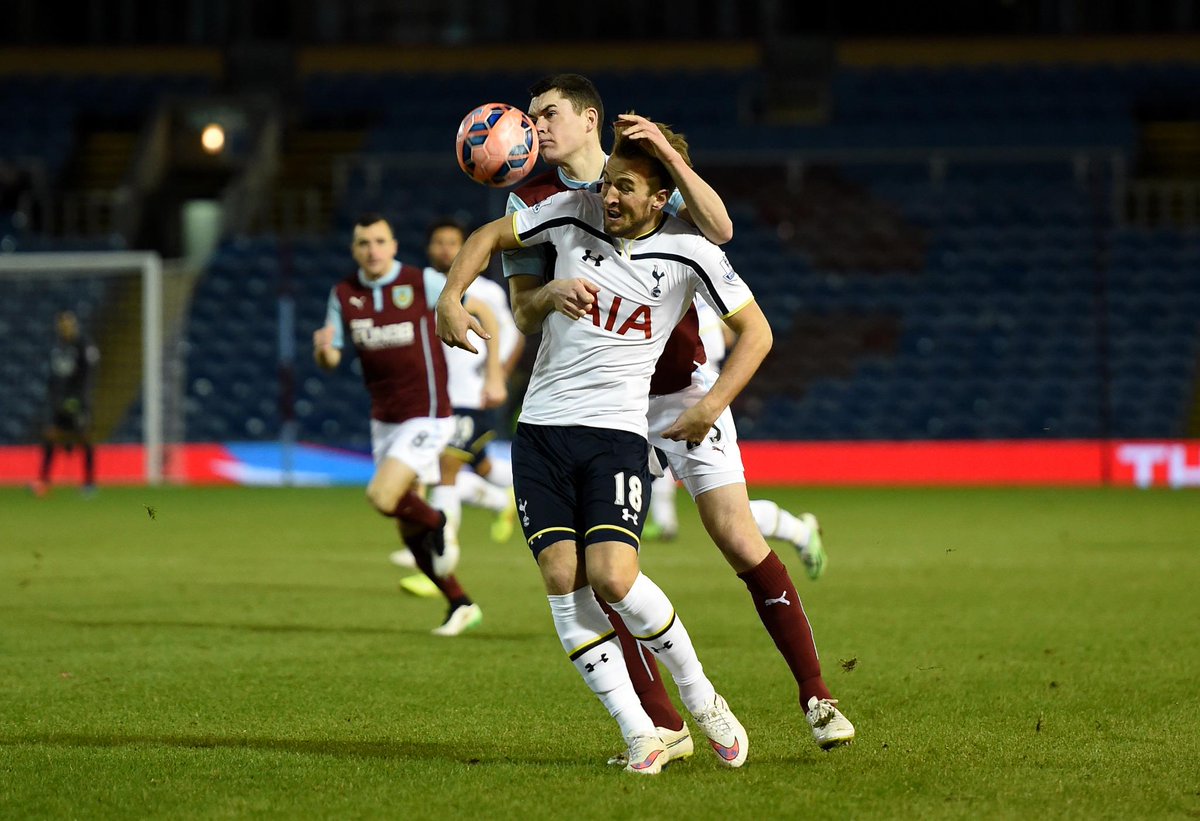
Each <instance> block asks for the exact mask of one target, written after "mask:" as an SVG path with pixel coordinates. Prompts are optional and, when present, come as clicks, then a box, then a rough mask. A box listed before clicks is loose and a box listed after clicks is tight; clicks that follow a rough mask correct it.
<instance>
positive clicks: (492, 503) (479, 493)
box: [454, 470, 510, 512]
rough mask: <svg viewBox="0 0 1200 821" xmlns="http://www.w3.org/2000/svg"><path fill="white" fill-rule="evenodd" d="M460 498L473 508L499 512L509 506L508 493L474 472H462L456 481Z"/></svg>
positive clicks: (455, 484)
mask: <svg viewBox="0 0 1200 821" xmlns="http://www.w3.org/2000/svg"><path fill="white" fill-rule="evenodd" d="M454 486H455V487H456V488H457V489H458V497H459V499H461V500H462V501H463V502H466V503H467V504H469V505H471V506H472V507H481V508H483V509H484V510H490V511H492V512H499V511H501V510H504V509H505V508H506V507H508V506H509V504H510V502H509V496H508V491H507V490H505V489H504V488H502V487H497V486H496V485H493V484H492V483H491V482H489V481H488V480H487V479H484V478H483V477H482V476H480V475H479V474H478V473H476V472H474V471H472V470H460V471H459V472H458V478H457V479H455V480H454Z"/></svg>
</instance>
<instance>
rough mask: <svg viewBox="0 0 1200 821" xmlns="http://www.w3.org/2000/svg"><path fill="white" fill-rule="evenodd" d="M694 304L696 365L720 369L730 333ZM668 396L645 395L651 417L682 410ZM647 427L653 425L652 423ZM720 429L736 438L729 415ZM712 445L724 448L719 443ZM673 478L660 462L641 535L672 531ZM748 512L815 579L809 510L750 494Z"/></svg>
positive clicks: (820, 563) (818, 568)
mask: <svg viewBox="0 0 1200 821" xmlns="http://www.w3.org/2000/svg"><path fill="white" fill-rule="evenodd" d="M695 304H696V315H697V317H698V319H699V327H700V341H701V342H702V343H703V344H704V352H705V354H706V355H707V356H708V361H707V362H706V363H705V364H704V365H701V366H699V367H701V368H709V369H712V371H714V372H717V371H720V369H721V362H722V361H723V360H724V359H725V354H726V351H728V349H729V345H730V344H731V342H732V341H733V332H732V331H731V330H729V326H728V325H726V324H725V322H724V320H722V319H721V317H720V316H718V315H717V313H716V312H715V311H713V309H712V308H711V307H710V306H709V304H708V303H707V302H705V301H704V300H702V299H697V300H696V301H695ZM710 377H712V374H710ZM712 378H715V377H712ZM672 397H676V398H679V399H682V398H683V396H680V395H677V394H667V395H665V396H655V397H653V398H652V399H651V400H650V414H651V417H652V418H654V417H663V418H666V417H670V418H674V416H671V414H672V413H674V414H675V415H676V416H677V415H678V414H679V413H680V412H681V411H682V405H680V404H679V403H678V402H675V401H673V400H672ZM651 430H652V431H653V430H654V426H653V424H651ZM724 430H726V431H727V432H729V433H730V434H731V437H736V430H735V429H734V427H733V418H732V417H730V418H729V420H728V422H727V423H726V425H725V426H724ZM735 441H736V439H735ZM651 444H655V443H653V442H652V443H651ZM714 444H716V443H714ZM716 446H717V447H719V448H724V447H726V445H720V444H717V445H716ZM655 455H656V456H657V457H659V462H660V464H662V465H666V462H667V458H666V454H665V453H664V452H662V451H659V452H658V453H656V454H655ZM689 455H692V454H683V455H682V457H688V456H689ZM676 481H677V480H676V477H675V474H674V472H673V471H672V470H671V468H670V467H669V466H667V467H664V470H663V475H662V476H658V477H656V478H655V479H654V482H653V483H652V484H651V493H650V519H649V521H647V522H646V528H645V531H644V533H643V535H644V536H645V538H647V539H655V538H657V539H662V540H663V541H671V540H672V539H674V538H675V536H676V535H677V534H678V532H679V515H678V513H677V512H676V510H675V492H676ZM750 512H751V513H752V514H753V515H754V523H755V524H756V525H757V526H758V532H759V533H761V534H762V535H763V538H766V539H781V540H783V541H786V542H790V543H791V544H792V546H793V547H795V548H796V553H797V554H798V555H799V556H800V561H801V562H802V563H803V564H804V568H805V570H806V571H807V573H808V577H809V578H810V579H812V580H813V581H816V580H817V579H819V578H821V575H822V574H823V573H824V572H825V545H824V543H823V540H822V538H821V526H820V523H819V522H818V521H817V517H816V516H815V515H814V514H812V513H801V514H800V515H799V516H797V515H795V514H793V513H791V512H789V511H787V510H784V509H783V508H781V507H780V506H779V505H778V504H777V503H775V502H773V501H771V500H770V499H751V500H750Z"/></svg>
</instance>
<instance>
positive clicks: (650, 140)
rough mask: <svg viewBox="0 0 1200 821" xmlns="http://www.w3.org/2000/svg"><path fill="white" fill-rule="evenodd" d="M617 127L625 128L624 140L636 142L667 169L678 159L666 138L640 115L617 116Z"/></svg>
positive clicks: (651, 122) (649, 121)
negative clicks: (648, 150)
mask: <svg viewBox="0 0 1200 821" xmlns="http://www.w3.org/2000/svg"><path fill="white" fill-rule="evenodd" d="M617 125H619V126H623V127H624V128H625V132H624V134H625V138H626V139H630V140H637V141H638V142H640V143H641V145H642V146H643V147H645V148H648V149H650V153H651V154H653V155H654V156H655V157H656V158H657V159H659V160H662V161H663V162H664V163H665V164H666V165H667V168H668V169H669V168H670V167H671V163H673V162H674V161H675V160H677V159H680V156H679V152H678V151H676V150H675V149H674V148H672V147H671V144H670V143H669V142H667V138H666V137H664V136H663V133H662V132H661V131H659V129H658V126H656V125H655V124H654V123H653V121H651V120H648V119H647V118H645V117H643V116H642V115H640V114H618V115H617Z"/></svg>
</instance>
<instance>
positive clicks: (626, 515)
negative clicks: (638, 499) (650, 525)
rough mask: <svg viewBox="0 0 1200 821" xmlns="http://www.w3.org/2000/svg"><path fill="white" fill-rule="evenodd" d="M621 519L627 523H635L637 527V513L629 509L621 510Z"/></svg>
mask: <svg viewBox="0 0 1200 821" xmlns="http://www.w3.org/2000/svg"><path fill="white" fill-rule="evenodd" d="M621 518H622V519H624V520H625V521H627V522H633V523H634V524H635V525H636V524H637V523H638V515H637V511H631V510H630V509H629V508H627V507H623V508H621Z"/></svg>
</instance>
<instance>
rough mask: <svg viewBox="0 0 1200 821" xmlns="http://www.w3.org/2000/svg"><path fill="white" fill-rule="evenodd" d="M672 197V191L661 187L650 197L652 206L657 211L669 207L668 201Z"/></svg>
mask: <svg viewBox="0 0 1200 821" xmlns="http://www.w3.org/2000/svg"><path fill="white" fill-rule="evenodd" d="M670 199H671V192H670V191H668V190H667V189H665V188H660V189H658V190H657V191H655V192H654V195H653V196H651V197H650V208H651V209H653V210H655V211H661V210H662V209H664V208H666V207H667V202H668V201H669V200H670Z"/></svg>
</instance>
